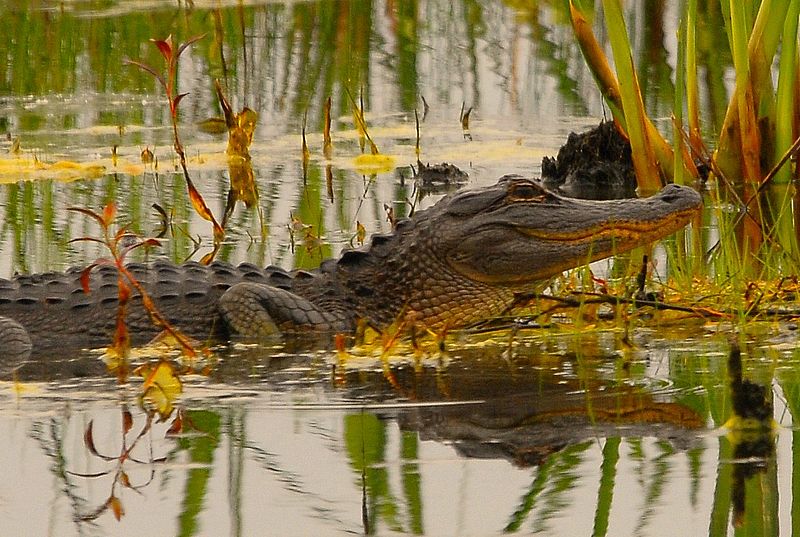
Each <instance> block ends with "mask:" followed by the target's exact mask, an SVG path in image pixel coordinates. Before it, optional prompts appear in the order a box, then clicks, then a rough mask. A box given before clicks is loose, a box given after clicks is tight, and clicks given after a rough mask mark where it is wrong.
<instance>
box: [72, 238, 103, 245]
mask: <svg viewBox="0 0 800 537" xmlns="http://www.w3.org/2000/svg"><path fill="white" fill-rule="evenodd" d="M84 241H86V242H97V243H100V244H105V243H106V241H104V240H103V239H98V238H97V237H78V238H76V239H70V240H69V242H70V243H73V242H84Z"/></svg>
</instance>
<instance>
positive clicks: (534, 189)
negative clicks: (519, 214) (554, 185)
mask: <svg viewBox="0 0 800 537" xmlns="http://www.w3.org/2000/svg"><path fill="white" fill-rule="evenodd" d="M508 197H509V199H511V200H519V201H544V199H545V198H546V197H547V192H545V190H544V189H543V188H541V187H539V186H536V185H534V184H532V183H517V184H515V185H512V186H511V188H510V189H509V191H508Z"/></svg>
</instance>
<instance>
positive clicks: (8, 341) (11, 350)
mask: <svg viewBox="0 0 800 537" xmlns="http://www.w3.org/2000/svg"><path fill="white" fill-rule="evenodd" d="M32 349H33V345H32V344H31V338H30V336H29V335H28V332H27V330H25V328H24V327H23V326H22V325H21V324H19V323H18V322H17V321H15V320H14V319H10V318H8V317H0V351H2V352H0V359H2V360H3V361H4V362H5V361H6V360H10V361H22V360H26V359H27V358H28V357H29V356H30V354H31V350H32Z"/></svg>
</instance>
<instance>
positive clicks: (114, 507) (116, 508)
mask: <svg viewBox="0 0 800 537" xmlns="http://www.w3.org/2000/svg"><path fill="white" fill-rule="evenodd" d="M106 505H107V506H108V507H110V508H111V512H112V513H114V518H116V519H117V521H119V520H120V519H121V518H122V517H123V516H125V509H123V508H122V502H120V501H119V498H117V497H116V496H111V497H110V498H109V499H108V502H106Z"/></svg>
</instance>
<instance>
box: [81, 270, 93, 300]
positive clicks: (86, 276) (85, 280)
mask: <svg viewBox="0 0 800 537" xmlns="http://www.w3.org/2000/svg"><path fill="white" fill-rule="evenodd" d="M96 266H97V263H92V264H91V265H89V266H88V267H86V268H85V269H83V271H82V272H81V287H83V292H84V293H86V294H87V295H88V294H89V292H90V291H91V289H90V288H89V281H90V277H91V275H92V269H94V267H96Z"/></svg>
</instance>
